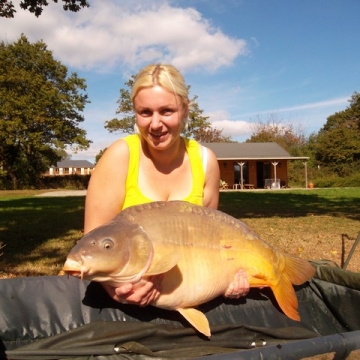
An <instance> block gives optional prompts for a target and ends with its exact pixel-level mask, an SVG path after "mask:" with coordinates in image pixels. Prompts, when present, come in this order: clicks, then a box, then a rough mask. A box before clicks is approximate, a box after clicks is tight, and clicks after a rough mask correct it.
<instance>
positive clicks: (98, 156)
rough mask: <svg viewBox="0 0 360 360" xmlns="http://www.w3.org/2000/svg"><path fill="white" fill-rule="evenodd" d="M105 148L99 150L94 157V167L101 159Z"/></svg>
mask: <svg viewBox="0 0 360 360" xmlns="http://www.w3.org/2000/svg"><path fill="white" fill-rule="evenodd" d="M106 149H107V148H105V149H102V150H100V152H99V153H98V154H97V155H96V156H95V165H96V164H97V163H98V162H99V160H100V159H101V157H102V156H103V155H104V152H105V151H106Z"/></svg>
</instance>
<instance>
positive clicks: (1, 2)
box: [0, 0, 90, 18]
mask: <svg viewBox="0 0 360 360" xmlns="http://www.w3.org/2000/svg"><path fill="white" fill-rule="evenodd" d="M53 2H55V3H57V2H58V0H53ZM62 2H63V9H64V10H66V11H72V12H77V11H79V10H81V8H84V7H89V6H90V5H89V3H88V1H87V0H62ZM47 5H49V3H48V1H47V0H23V1H20V7H21V8H22V9H24V10H28V11H30V12H31V13H33V14H34V15H35V16H36V17H39V16H40V15H41V14H42V12H43V7H44V6H47ZM15 13H16V10H15V8H14V4H13V2H12V1H11V0H0V17H5V18H13V17H14V15H15Z"/></svg>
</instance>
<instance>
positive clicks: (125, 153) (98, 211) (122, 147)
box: [84, 140, 162, 306]
mask: <svg viewBox="0 0 360 360" xmlns="http://www.w3.org/2000/svg"><path fill="white" fill-rule="evenodd" d="M128 167H129V148H128V145H127V144H126V142H125V141H123V140H118V141H116V142H115V143H113V144H112V145H111V146H110V147H109V148H108V149H107V150H106V151H105V153H104V154H103V156H102V157H101V159H100V160H99V162H98V164H97V165H96V167H95V170H94V172H93V173H92V175H91V180H90V183H89V186H88V190H87V194H86V203H85V224H84V232H85V234H86V233H88V232H89V231H91V230H93V229H95V228H96V227H98V226H100V225H103V224H105V223H107V222H108V221H110V220H111V219H112V218H114V217H115V216H116V215H117V214H118V213H119V212H120V211H121V208H122V205H123V203H124V199H125V184H126V177H127V171H128ZM161 280H162V277H161V276H154V277H151V278H149V279H148V281H147V282H146V283H145V284H144V285H143V286H141V287H139V288H138V289H136V290H134V289H133V285H132V284H130V283H127V284H124V285H122V286H120V287H117V288H114V287H112V286H109V285H103V287H104V288H105V290H106V291H107V293H108V294H109V296H110V297H111V298H113V299H114V300H116V301H117V302H120V303H123V302H127V303H132V304H136V305H140V306H145V305H148V304H149V303H150V302H152V301H153V300H155V299H156V298H157V297H158V296H159V295H160V289H161Z"/></svg>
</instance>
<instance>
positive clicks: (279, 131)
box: [246, 114, 311, 184]
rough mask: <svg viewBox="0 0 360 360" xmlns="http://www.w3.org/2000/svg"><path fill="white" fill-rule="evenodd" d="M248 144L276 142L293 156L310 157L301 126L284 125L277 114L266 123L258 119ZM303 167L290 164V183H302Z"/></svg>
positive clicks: (296, 162) (295, 163) (298, 164)
mask: <svg viewBox="0 0 360 360" xmlns="http://www.w3.org/2000/svg"><path fill="white" fill-rule="evenodd" d="M246 142H276V143H277V144H279V145H280V146H281V147H282V148H283V149H284V150H286V151H287V152H288V153H289V154H290V155H291V156H309V149H308V146H307V138H306V136H305V134H304V131H303V129H302V128H301V126H298V127H295V126H294V125H292V124H284V123H283V122H282V120H281V119H279V117H278V115H277V114H270V116H269V118H268V119H267V120H266V121H265V122H264V121H262V120H261V119H260V118H258V119H256V121H255V122H254V124H253V133H252V135H251V137H250V139H248V140H246ZM310 163H311V160H310ZM310 166H311V165H310ZM303 167H304V166H303V164H302V163H300V162H298V161H295V162H288V180H289V182H291V183H293V184H297V183H300V182H302V177H303V176H302V170H303Z"/></svg>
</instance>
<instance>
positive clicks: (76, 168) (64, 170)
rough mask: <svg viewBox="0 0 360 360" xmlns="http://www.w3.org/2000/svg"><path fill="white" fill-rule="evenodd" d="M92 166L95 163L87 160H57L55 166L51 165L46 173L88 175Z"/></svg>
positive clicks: (48, 174)
mask: <svg viewBox="0 0 360 360" xmlns="http://www.w3.org/2000/svg"><path fill="white" fill-rule="evenodd" d="M94 168H95V165H94V164H92V163H91V162H90V161H87V160H63V161H59V162H58V163H57V164H56V166H55V165H53V166H51V168H50V169H49V172H48V173H47V174H46V175H47V176H52V175H74V174H77V175H89V174H91V172H92V171H93V170H94Z"/></svg>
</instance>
